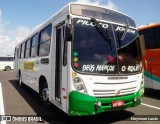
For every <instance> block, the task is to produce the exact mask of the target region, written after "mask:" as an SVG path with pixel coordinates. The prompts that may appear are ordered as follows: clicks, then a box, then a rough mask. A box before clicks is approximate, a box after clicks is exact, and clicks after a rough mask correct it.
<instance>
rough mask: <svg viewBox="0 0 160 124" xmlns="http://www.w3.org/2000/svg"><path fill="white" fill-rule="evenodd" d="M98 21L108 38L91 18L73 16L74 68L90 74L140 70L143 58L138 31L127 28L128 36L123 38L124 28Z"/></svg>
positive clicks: (124, 72)
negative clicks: (74, 17) (75, 17)
mask: <svg viewBox="0 0 160 124" xmlns="http://www.w3.org/2000/svg"><path fill="white" fill-rule="evenodd" d="M99 24H100V25H101V26H102V27H103V29H104V30H106V32H107V33H108V35H109V37H110V39H108V40H109V41H107V39H106V38H104V37H103V36H102V34H101V33H100V32H99V31H98V30H97V28H96V24H95V23H94V22H92V21H91V20H84V19H73V27H74V39H73V44H72V54H73V56H72V66H73V68H74V70H75V71H79V72H81V73H91V74H126V73H127V74H128V73H135V72H140V70H141V69H140V61H141V57H140V48H139V46H138V40H137V39H136V38H137V37H138V33H137V31H135V30H131V29H128V31H127V34H126V36H125V37H124V38H123V40H121V35H122V34H123V33H124V30H125V27H120V26H119V27H118V25H113V24H110V23H99ZM123 28H124V30H122V29H123ZM113 29H114V30H113ZM115 37H116V39H115ZM119 37H120V38H119ZM137 49H138V52H137Z"/></svg>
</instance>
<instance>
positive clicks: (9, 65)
mask: <svg viewBox="0 0 160 124" xmlns="http://www.w3.org/2000/svg"><path fill="white" fill-rule="evenodd" d="M13 60H14V57H13V56H0V70H4V71H10V70H13Z"/></svg>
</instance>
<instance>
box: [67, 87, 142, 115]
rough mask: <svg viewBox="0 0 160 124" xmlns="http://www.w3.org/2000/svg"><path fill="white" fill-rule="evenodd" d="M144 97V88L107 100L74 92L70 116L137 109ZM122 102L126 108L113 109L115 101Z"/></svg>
mask: <svg viewBox="0 0 160 124" xmlns="http://www.w3.org/2000/svg"><path fill="white" fill-rule="evenodd" d="M143 95H144V87H142V88H141V89H140V90H139V91H138V92H136V93H133V94H129V95H125V96H115V97H106V98H95V97H93V96H89V95H86V94H82V93H79V92H77V91H72V92H71V93H70V94H69V115H71V116H77V115H79V116H83V115H95V114H99V113H102V112H106V111H115V110H122V109H126V108H130V107H135V106H138V105H140V104H141V102H142V98H143ZM134 99H136V100H134ZM121 100H122V101H124V106H122V107H116V108H113V107H112V102H113V101H121ZM98 102H100V103H101V105H100V106H98Z"/></svg>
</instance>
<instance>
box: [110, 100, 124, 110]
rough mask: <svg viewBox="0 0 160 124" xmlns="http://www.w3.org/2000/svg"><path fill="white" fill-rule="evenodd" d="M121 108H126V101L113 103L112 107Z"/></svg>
mask: <svg viewBox="0 0 160 124" xmlns="http://www.w3.org/2000/svg"><path fill="white" fill-rule="evenodd" d="M121 106H124V101H123V100H122V101H113V102H112V107H113V108H115V107H121Z"/></svg>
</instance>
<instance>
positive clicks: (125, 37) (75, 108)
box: [14, 3, 144, 116]
mask: <svg viewBox="0 0 160 124" xmlns="http://www.w3.org/2000/svg"><path fill="white" fill-rule="evenodd" d="M141 40H142V38H139V33H138V30H137V28H136V25H135V22H134V20H133V19H132V18H131V17H129V16H127V15H125V14H123V13H120V12H118V11H114V10H111V9H107V8H104V7H100V6H93V5H89V4H78V3H69V4H67V5H66V6H65V7H63V8H62V9H61V10H60V11H59V12H57V13H56V14H55V15H54V16H52V17H51V18H50V19H48V20H47V21H46V22H45V23H44V24H42V25H41V26H40V27H39V28H38V29H37V30H35V31H34V32H32V33H31V34H30V35H29V36H28V37H26V38H25V39H24V40H23V41H22V42H21V43H19V44H18V45H17V46H16V48H15V61H14V62H15V63H14V64H15V70H14V73H15V76H16V77H18V79H19V85H20V86H22V85H23V84H25V85H27V86H29V87H31V88H32V89H33V90H35V91H36V92H37V93H38V94H39V97H40V101H42V103H44V104H45V105H47V104H48V103H52V104H53V105H55V106H57V107H58V108H60V109H61V110H62V111H64V112H65V113H67V114H68V115H71V116H82V115H95V114H99V113H102V112H105V111H115V110H121V109H126V108H129V107H135V106H138V105H140V104H141V102H142V98H143V95H144V80H143V64H142V55H143V54H142V53H143V49H141V46H143V44H141V42H139V41H141Z"/></svg>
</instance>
